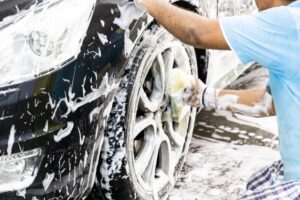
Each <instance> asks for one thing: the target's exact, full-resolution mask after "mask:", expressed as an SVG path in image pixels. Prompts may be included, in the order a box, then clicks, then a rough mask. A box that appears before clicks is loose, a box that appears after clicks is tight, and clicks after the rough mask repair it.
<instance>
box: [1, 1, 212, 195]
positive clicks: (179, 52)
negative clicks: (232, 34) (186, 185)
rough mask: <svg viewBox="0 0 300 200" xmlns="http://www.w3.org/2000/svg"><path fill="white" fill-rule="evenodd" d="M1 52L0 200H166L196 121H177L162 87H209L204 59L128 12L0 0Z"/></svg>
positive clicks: (106, 4) (83, 4) (189, 116)
mask: <svg viewBox="0 0 300 200" xmlns="http://www.w3.org/2000/svg"><path fill="white" fill-rule="evenodd" d="M203 2H204V1H200V2H193V1H176V2H173V3H174V4H176V5H177V6H180V7H183V8H185V9H188V10H191V11H194V12H201V13H202V14H206V13H207V10H205V9H206V8H205V5H204V3H203ZM215 2H216V1H213V3H211V5H209V6H217V4H216V3H215ZM118 3H119V4H118ZM216 10H218V9H216ZM0 51H1V53H0V74H1V78H0V130H1V132H0V199H5V200H7V199H30V200H38V199H39V200H42V199H53V200H54V199H85V198H86V197H87V198H89V199H104V198H105V199H122V200H124V199H166V198H167V196H168V193H169V192H170V190H171V189H172V188H173V186H174V183H175V181H176V179H177V177H178V174H179V172H180V170H181V168H182V165H183V163H184V160H185V157H186V155H187V151H188V147H189V142H190V139H191V134H192V131H193V127H194V123H195V116H196V110H195V109H192V108H189V112H188V113H186V115H185V116H184V117H183V118H181V120H178V118H175V117H174V115H173V114H174V110H173V109H174V106H172V104H174V102H173V100H172V98H170V96H169V95H168V94H167V92H166V87H167V86H166V83H167V82H168V79H169V73H170V70H171V69H172V68H179V69H182V70H183V71H185V72H186V73H188V74H191V75H193V76H195V77H196V76H199V77H200V78H201V79H202V80H205V79H206V73H207V52H206V50H201V49H194V48H192V47H190V46H188V45H186V44H183V43H181V42H180V41H178V40H177V39H175V38H174V37H173V36H171V35H170V34H169V33H167V32H166V30H164V29H163V28H162V27H161V26H160V25H159V24H158V23H156V22H155V20H153V18H151V17H150V16H149V15H147V14H146V13H143V12H141V11H139V10H137V8H136V7H135V6H134V3H133V2H120V1H113V0H107V1H105V0H98V1H95V0H0ZM197 70H198V71H197Z"/></svg>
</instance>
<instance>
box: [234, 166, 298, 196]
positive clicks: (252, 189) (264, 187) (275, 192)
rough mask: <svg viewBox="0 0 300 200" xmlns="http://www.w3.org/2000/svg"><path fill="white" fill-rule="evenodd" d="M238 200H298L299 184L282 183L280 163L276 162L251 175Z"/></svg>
mask: <svg viewBox="0 0 300 200" xmlns="http://www.w3.org/2000/svg"><path fill="white" fill-rule="evenodd" d="M246 189H247V191H246V192H245V194H244V195H243V196H242V197H241V198H240V200H261V199H268V200H281V199H288V200H300V182H295V181H290V182H284V172H283V163H282V161H277V162H275V163H273V164H272V165H270V166H268V167H265V168H263V169H261V170H259V171H258V172H256V173H255V174H253V175H252V176H251V177H250V179H249V181H248V183H247V186H246Z"/></svg>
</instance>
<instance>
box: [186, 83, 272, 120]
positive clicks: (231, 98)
mask: <svg viewBox="0 0 300 200" xmlns="http://www.w3.org/2000/svg"><path fill="white" fill-rule="evenodd" d="M205 88H206V89H205ZM186 100H187V102H188V103H189V104H190V105H191V106H194V107H204V108H205V109H207V110H210V109H217V110H227V111H231V112H234V113H239V114H242V115H247V116H252V117H267V116H274V115H276V112H275V108H274V103H273V98H272V96H271V95H270V94H269V93H268V92H267V91H266V89H249V90H216V89H213V88H209V87H206V86H205V84H203V83H202V82H201V81H200V80H199V81H198V84H197V86H196V87H195V88H194V89H193V90H192V91H191V93H189V92H187V96H186Z"/></svg>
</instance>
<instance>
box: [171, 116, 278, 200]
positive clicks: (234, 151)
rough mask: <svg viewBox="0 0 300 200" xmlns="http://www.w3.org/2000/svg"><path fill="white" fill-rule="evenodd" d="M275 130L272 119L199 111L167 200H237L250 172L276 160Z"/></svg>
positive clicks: (274, 123) (274, 120) (274, 119)
mask: <svg viewBox="0 0 300 200" xmlns="http://www.w3.org/2000/svg"><path fill="white" fill-rule="evenodd" d="M242 120H244V121H245V123H242ZM246 122H247V123H246ZM249 124H251V125H249ZM262 125H264V128H263V129H262ZM270 127H272V128H270ZM276 127H277V124H276V118H274V117H273V118H264V119H259V118H251V119H250V118H241V117H240V116H231V117H228V115H226V114H224V115H220V114H218V113H214V112H206V111H205V112H203V111H202V112H200V113H199V115H198V116H197V121H196V125H195V128H194V137H193V139H192V142H191V147H190V151H189V154H188V156H187V160H186V163H185V165H184V167H183V170H182V173H181V175H180V176H179V179H178V181H177V183H176V185H175V188H174V189H173V191H172V192H171V195H170V197H169V200H177V199H180V200H202V199H205V200H215V199H217V200H233V199H237V198H238V197H240V196H241V195H242V194H243V192H244V191H245V187H246V182H247V180H248V178H249V177H250V176H251V175H252V174H253V173H254V172H256V171H257V170H258V169H260V168H262V167H265V166H267V165H269V164H271V163H272V162H274V161H277V160H279V159H280V156H279V152H278V139H277V137H278V136H277V133H276V130H275V128H276Z"/></svg>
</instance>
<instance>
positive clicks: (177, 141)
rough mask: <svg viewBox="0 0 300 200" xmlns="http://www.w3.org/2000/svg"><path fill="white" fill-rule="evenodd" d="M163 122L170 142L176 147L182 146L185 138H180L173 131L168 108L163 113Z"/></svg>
mask: <svg viewBox="0 0 300 200" xmlns="http://www.w3.org/2000/svg"><path fill="white" fill-rule="evenodd" d="M163 121H164V122H165V131H166V134H167V135H168V137H169V138H170V140H171V141H173V142H174V143H175V144H176V146H183V144H184V141H185V137H182V136H181V135H180V134H178V133H177V132H176V131H175V127H174V125H173V118H172V113H171V109H170V108H168V109H167V111H166V112H164V113H163Z"/></svg>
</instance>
